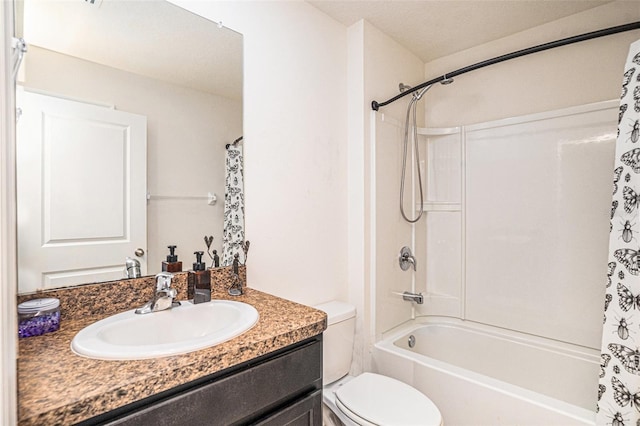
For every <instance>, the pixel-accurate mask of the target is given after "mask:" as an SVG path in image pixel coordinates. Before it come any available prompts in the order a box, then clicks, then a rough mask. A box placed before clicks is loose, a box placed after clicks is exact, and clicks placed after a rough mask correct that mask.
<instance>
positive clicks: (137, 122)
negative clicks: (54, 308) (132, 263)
mask: <svg viewBox="0 0 640 426" xmlns="http://www.w3.org/2000/svg"><path fill="white" fill-rule="evenodd" d="M17 106H18V107H19V108H21V109H22V115H21V117H20V119H19V121H18V124H17V136H16V138H17V167H18V169H17V181H18V289H19V291H20V292H21V293H25V292H32V291H35V290H39V289H44V288H58V287H63V286H69V285H75V284H82V283H91V282H98V281H108V280H114V279H120V278H122V277H123V270H124V264H125V258H126V257H127V256H130V257H132V258H133V257H135V258H136V259H138V260H139V261H140V263H141V267H142V273H143V274H145V273H146V255H143V256H141V257H136V256H135V254H134V253H135V251H136V249H138V248H141V249H143V250H145V252H146V241H147V225H146V198H145V193H146V172H147V170H146V169H147V167H146V145H147V119H146V117H144V116H141V115H136V114H131V113H127V112H123V111H116V110H113V109H110V108H106V107H101V106H96V105H91V104H87V103H82V102H76V101H70V100H66V99H61V98H57V97H52V96H45V95H41V94H36V93H32V92H28V91H24V90H20V91H18V94H17Z"/></svg>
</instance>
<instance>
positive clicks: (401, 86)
mask: <svg viewBox="0 0 640 426" xmlns="http://www.w3.org/2000/svg"><path fill="white" fill-rule="evenodd" d="M409 89H411V86H409V85H408V84H404V83H400V84H398V90H400V93H404V92H405V91H407V90H409Z"/></svg>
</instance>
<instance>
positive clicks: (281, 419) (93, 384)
mask: <svg viewBox="0 0 640 426" xmlns="http://www.w3.org/2000/svg"><path fill="white" fill-rule="evenodd" d="M130 281H132V280H130ZM113 285H114V286H115V288H114V289H113V290H114V291H116V290H117V291H118V292H119V293H120V295H122V294H123V293H122V291H123V290H127V289H124V288H122V286H131V285H132V283H131V282H124V284H123V283H114V284H113ZM143 285H146V284H143ZM84 287H85V288H84V289H80V290H76V291H90V290H92V289H91V288H90V287H91V286H84ZM65 291H67V290H65ZM95 291H99V292H100V294H101V295H102V296H103V297H102V299H103V300H105V297H104V296H105V292H108V291H109V289H108V288H105V285H104V284H101V287H100V288H99V289H96V290H95ZM124 294H129V293H128V292H125V293H124ZM74 297H75V296H73V295H72V297H70V298H67V299H65V298H63V297H60V299H61V306H62V307H63V312H62V321H61V328H60V330H59V331H57V332H55V333H51V334H46V335H43V336H38V337H31V338H26V339H21V340H20V342H19V357H18V384H19V385H18V386H19V396H18V406H19V412H18V418H19V424H20V425H42V424H49V425H54V424H60V425H62V424H64V425H67V424H85V425H89V424H111V425H134V424H154V425H176V424H207V425H218V424H219V425H230V424H248V423H251V424H264V425H281V424H287V423H290V422H293V423H294V424H305V425H307V424H308V425H312V424H318V425H319V424H321V401H322V332H323V331H324V329H325V328H326V315H325V314H324V312H321V311H318V310H315V309H313V308H310V307H307V306H303V305H300V304H297V303H294V302H291V301H288V300H285V299H281V298H278V297H275V296H271V295H269V294H266V293H263V292H260V291H257V290H253V289H246V291H245V294H244V295H242V296H239V297H234V298H231V297H230V296H228V295H227V294H226V293H225V292H223V291H214V293H213V294H212V298H214V299H232V300H237V301H241V302H245V303H248V304H250V305H252V306H254V307H255V308H256V309H257V310H258V313H259V315H260V318H259V320H258V322H257V323H256V325H254V326H253V328H251V329H250V330H249V331H247V332H245V333H243V334H242V335H240V336H238V337H236V338H234V339H231V340H229V341H227V342H225V343H222V344H219V345H216V346H213V347H210V348H206V349H203V350H199V351H195V352H191V353H187V354H183V355H176V356H170V357H163V358H153V359H146V360H133V361H106V360H97V359H89V358H84V357H80V356H78V355H76V354H74V353H73V352H72V351H71V349H70V342H71V340H72V339H73V337H74V336H75V334H76V333H77V332H78V331H80V330H81V329H82V328H84V327H86V326H87V325H89V324H91V323H93V322H95V321H97V320H99V319H101V318H104V317H106V316H109V315H111V314H113V313H115V312H118V310H115V312H114V311H113V310H112V309H106V308H104V307H99V308H96V309H94V310H93V311H87V312H85V313H84V314H83V315H79V314H78V313H79V312H80V311H81V310H82V309H80V308H78V309H73V305H74V303H76V302H74ZM81 297H84V296H81ZM144 297H145V296H141V299H142V300H144ZM106 300H109V298H108V297H107V298H106ZM82 303H84V302H82ZM65 307H66V311H65ZM121 307H122V305H121V306H120V307H119V308H120V310H122V309H121ZM132 307H134V306H132ZM116 308H118V307H116ZM175 309H179V307H178V308H175ZM65 312H67V315H65ZM72 312H75V313H72ZM91 312H93V313H91ZM148 315H155V314H153V313H152V314H148Z"/></svg>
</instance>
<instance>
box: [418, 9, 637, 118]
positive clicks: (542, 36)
mask: <svg viewBox="0 0 640 426" xmlns="http://www.w3.org/2000/svg"><path fill="white" fill-rule="evenodd" d="M638 20H640V7H639V4H638V2H636V1H616V2H613V3H609V4H606V5H604V6H600V7H597V8H594V9H589V10H587V11H586V12H582V13H578V14H576V15H572V16H569V17H567V18H563V19H560V20H557V21H554V22H551V23H548V24H546V25H541V26H539V27H536V28H532V29H530V30H527V31H523V32H521V33H518V34H515V35H513V36H510V37H505V38H503V39H500V40H497V41H494V42H492V43H487V44H484V45H482V46H478V47H475V48H473V49H469V50H465V51H462V52H460V53H457V54H454V55H451V56H447V57H444V58H440V59H437V60H434V61H431V62H429V63H427V64H426V65H425V79H431V78H434V77H438V76H440V75H443V74H445V73H446V72H450V71H453V70H457V69H459V68H462V67H464V66H467V65H471V64H474V63H477V62H480V61H483V60H485V59H490V58H493V57H496V56H499V55H503V54H506V53H510V52H513V51H516V50H520V49H523V48H526V47H531V46H535V45H538V44H542V43H547V42H550V41H554V40H558V39H562V38H565V37H570V36H572V35H577V34H582V33H586V32H589V31H595V30H599V29H603V28H607V27H611V26H615V25H621V24H624V23H628V22H633V21H638ZM638 38H640V31H638V30H636V31H629V32H625V33H621V34H617V35H611V36H607V37H602V38H598V39H594V40H590V41H584V42H580V43H577V44H573V45H570V46H564V47H560V48H556V49H551V50H548V51H545V52H540V53H534V54H532V55H529V56H526V57H522V58H518V59H514V60H510V61H507V62H503V63H500V64H496V65H491V66H488V67H486V68H482V69H479V70H477V71H472V72H469V73H467V74H463V75H461V76H458V77H457V78H456V79H455V83H454V84H452V85H449V86H442V87H437V88H434V90H432V91H430V92H429V94H428V95H427V96H426V103H427V105H428V108H427V110H426V121H427V123H428V125H429V126H434V127H446V126H456V125H460V124H471V123H479V122H484V121H490V120H495V119H499V118H505V117H512V116H519V115H524V114H530V113H534V112H541V111H549V110H553V109H558V108H565V107H569V106H574V105H582V104H587V103H592V102H598V101H603V100H609V99H617V98H619V97H620V85H621V82H622V72H623V71H622V68H623V65H624V62H625V58H626V55H627V51H628V49H629V44H631V42H633V41H634V40H637V39H638Z"/></svg>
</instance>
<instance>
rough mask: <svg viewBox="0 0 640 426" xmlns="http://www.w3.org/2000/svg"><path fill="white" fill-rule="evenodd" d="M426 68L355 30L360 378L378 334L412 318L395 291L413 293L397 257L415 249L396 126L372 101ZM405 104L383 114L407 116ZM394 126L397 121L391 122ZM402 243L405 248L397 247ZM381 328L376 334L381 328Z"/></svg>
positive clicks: (355, 283)
mask: <svg viewBox="0 0 640 426" xmlns="http://www.w3.org/2000/svg"><path fill="white" fill-rule="evenodd" d="M422 72H423V64H422V62H421V61H420V60H419V59H418V58H417V57H416V56H415V55H413V54H411V53H410V52H408V51H407V50H406V49H404V48H403V47H402V46H400V45H399V44H398V43H396V42H395V41H394V40H392V39H391V38H390V37H388V36H387V35H385V34H384V33H382V32H381V31H379V30H378V29H377V28H375V27H374V26H373V25H371V24H369V23H368V22H366V21H360V22H358V23H356V24H354V25H352V26H351V27H350V28H349V117H350V120H349V179H348V185H349V210H348V212H349V259H350V262H349V301H350V302H351V303H353V304H354V305H355V306H356V309H357V311H358V313H359V316H358V321H357V331H356V335H357V338H356V345H355V357H354V367H353V370H354V372H355V373H358V372H359V371H360V370H361V369H365V370H369V369H370V366H369V365H368V356H367V353H368V351H367V348H368V345H369V344H371V343H373V342H374V341H375V338H376V330H377V331H378V332H380V331H381V330H386V329H388V328H389V327H391V326H393V325H395V324H397V323H398V322H402V321H405V320H407V319H409V318H410V315H411V307H410V305H409V304H407V303H403V302H402V301H401V300H400V299H399V297H398V296H397V295H394V294H393V293H392V292H393V291H399V290H400V289H404V290H410V288H411V274H410V273H406V274H405V273H399V271H400V270H399V269H398V268H397V266H396V265H397V257H396V256H397V251H399V250H400V247H401V246H402V245H411V226H410V225H407V224H406V223H403V222H402V221H401V220H400V214H399V212H398V209H397V200H398V185H399V174H398V169H399V165H400V161H401V157H400V152H401V150H400V148H401V145H400V140H399V137H398V134H397V133H398V132H397V128H396V127H392V129H391V130H390V132H391V137H390V138H385V137H382V136H383V133H384V134H387V133H388V132H389V129H388V128H385V129H380V128H372V125H374V126H378V122H379V118H380V117H381V115H380V114H377V116H376V115H374V114H372V112H371V107H370V105H371V100H373V99H379V98H385V97H388V96H392V95H394V94H395V93H397V92H396V90H397V87H398V83H400V82H401V81H402V82H404V83H406V84H416V83H417V82H419V80H420V79H421V75H422ZM404 107H405V106H404V105H400V104H398V105H395V106H392V107H390V108H389V110H388V111H385V114H386V115H387V118H392V117H393V116H395V117H398V116H402V114H403V113H404ZM392 121H395V119H392ZM399 244H400V245H399ZM376 327H377V328H376Z"/></svg>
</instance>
